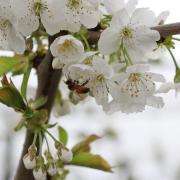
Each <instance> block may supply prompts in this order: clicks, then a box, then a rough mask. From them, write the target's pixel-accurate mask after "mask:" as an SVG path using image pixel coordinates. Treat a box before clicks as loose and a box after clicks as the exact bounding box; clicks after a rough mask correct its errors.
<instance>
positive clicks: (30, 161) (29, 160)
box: [23, 145, 37, 169]
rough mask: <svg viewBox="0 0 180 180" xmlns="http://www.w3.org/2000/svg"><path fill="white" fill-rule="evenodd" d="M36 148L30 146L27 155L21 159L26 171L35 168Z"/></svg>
mask: <svg viewBox="0 0 180 180" xmlns="http://www.w3.org/2000/svg"><path fill="white" fill-rule="evenodd" d="M36 151H37V149H36V147H35V146H34V145H32V146H30V147H29V149H28V153H27V154H26V155H25V156H24V157H23V163H24V166H25V168H26V169H33V168H34V167H35V166H36Z"/></svg>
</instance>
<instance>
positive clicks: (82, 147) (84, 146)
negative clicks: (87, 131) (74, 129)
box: [72, 135, 101, 154]
mask: <svg viewBox="0 0 180 180" xmlns="http://www.w3.org/2000/svg"><path fill="white" fill-rule="evenodd" d="M100 138H101V137H100V136H97V135H91V136H88V137H87V138H86V139H85V140H83V141H81V142H80V143H78V144H77V145H75V146H74V147H73V148H72V152H73V154H78V153H80V152H89V151H90V144H91V143H92V142H94V141H96V140H98V139H100Z"/></svg>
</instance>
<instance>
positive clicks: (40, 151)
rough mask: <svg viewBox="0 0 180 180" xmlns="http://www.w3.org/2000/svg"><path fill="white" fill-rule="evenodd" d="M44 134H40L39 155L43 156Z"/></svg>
mask: <svg viewBox="0 0 180 180" xmlns="http://www.w3.org/2000/svg"><path fill="white" fill-rule="evenodd" d="M42 144H43V142H42V134H41V132H40V133H39V155H42Z"/></svg>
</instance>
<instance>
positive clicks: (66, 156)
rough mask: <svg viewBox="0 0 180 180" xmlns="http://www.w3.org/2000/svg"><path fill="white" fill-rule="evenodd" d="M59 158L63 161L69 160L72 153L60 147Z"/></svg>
mask: <svg viewBox="0 0 180 180" xmlns="http://www.w3.org/2000/svg"><path fill="white" fill-rule="evenodd" d="M60 158H61V160H62V161H63V162H66V163H68V162H71V161H72V159H73V153H72V151H71V150H68V149H65V148H62V149H61V156H60Z"/></svg>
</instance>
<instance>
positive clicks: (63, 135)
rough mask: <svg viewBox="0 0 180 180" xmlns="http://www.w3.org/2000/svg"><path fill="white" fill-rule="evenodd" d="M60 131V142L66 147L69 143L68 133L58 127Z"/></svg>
mask: <svg viewBox="0 0 180 180" xmlns="http://www.w3.org/2000/svg"><path fill="white" fill-rule="evenodd" d="M58 131H59V140H60V142H61V143H63V144H64V145H66V144H67V142H68V133H67V131H66V130H65V129H64V128H63V127H61V126H59V127H58Z"/></svg>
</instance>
